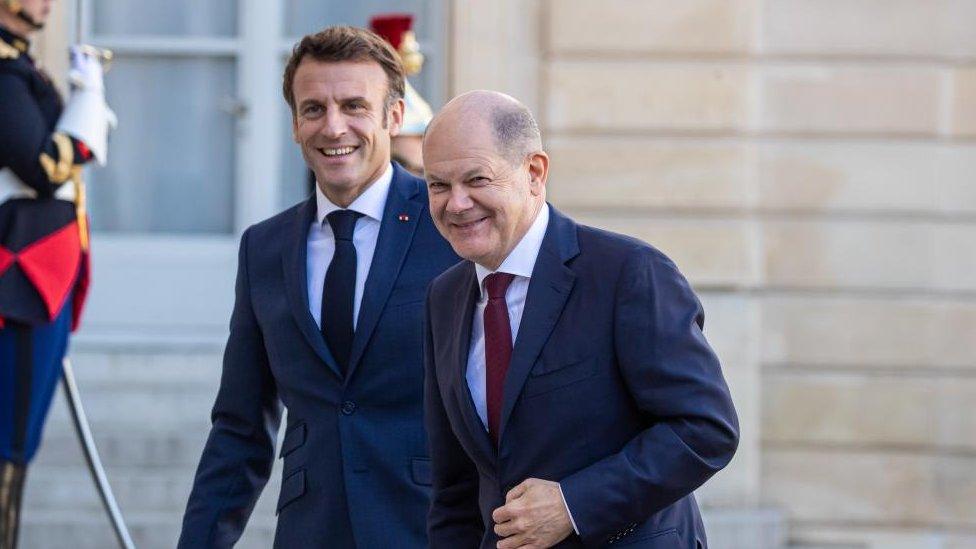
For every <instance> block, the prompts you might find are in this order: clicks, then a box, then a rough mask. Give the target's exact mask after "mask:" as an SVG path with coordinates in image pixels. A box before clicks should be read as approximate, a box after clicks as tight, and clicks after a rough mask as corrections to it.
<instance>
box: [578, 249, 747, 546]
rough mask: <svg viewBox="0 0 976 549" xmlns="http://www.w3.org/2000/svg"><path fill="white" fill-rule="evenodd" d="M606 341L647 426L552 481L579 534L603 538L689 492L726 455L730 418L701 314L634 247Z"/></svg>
mask: <svg viewBox="0 0 976 549" xmlns="http://www.w3.org/2000/svg"><path fill="white" fill-rule="evenodd" d="M614 309H615V313H614V319H613V322H614V347H615V349H616V352H617V357H618V367H619V368H620V371H621V374H622V375H623V378H624V381H625V382H626V385H627V389H628V392H629V393H630V397H631V398H632V399H633V400H634V402H635V403H636V404H637V406H638V407H639V408H640V410H641V412H642V413H643V414H644V416H645V417H646V418H647V420H648V421H647V428H646V429H645V430H644V431H643V432H641V433H639V434H637V436H635V437H634V438H633V439H632V440H631V441H630V442H628V443H627V444H626V445H625V446H624V447H623V448H621V449H620V451H619V452H617V453H616V454H612V455H610V456H607V457H606V458H604V459H603V460H600V461H598V462H596V463H594V464H593V465H590V466H589V467H586V468H585V469H582V470H580V471H578V472H576V473H574V474H572V475H570V476H568V477H566V478H563V479H561V480H560V486H561V487H562V490H563V495H564V496H565V498H566V503H567V505H568V507H569V509H571V510H572V514H573V518H574V519H575V522H576V525H577V526H578V527H579V533H580V536H581V537H582V538H583V541H584V543H586V544H587V545H600V544H604V543H606V540H607V538H608V537H609V536H611V535H613V534H614V532H615V531H618V530H620V528H621V526H622V525H626V524H628V523H639V522H643V521H644V520H646V519H647V517H649V516H650V515H652V514H654V513H656V512H658V511H660V510H661V509H664V508H665V507H667V506H668V505H671V504H672V503H674V502H675V501H677V500H679V499H681V498H683V497H685V496H687V495H688V494H690V493H692V491H694V490H695V489H696V488H698V487H699V486H701V485H702V484H703V483H704V482H705V481H706V480H708V479H709V478H710V477H711V476H712V475H714V474H715V473H716V472H718V471H719V470H720V469H722V468H723V467H725V465H727V464H728V463H729V461H730V460H731V459H732V455H733V454H734V453H735V450H736V447H737V445H738V435H739V425H738V419H737V417H736V413H735V408H734V407H733V404H732V398H731V395H730V394H729V388H728V386H727V385H726V383H725V378H724V377H723V376H722V370H721V367H720V365H719V361H718V357H716V356H715V353H714V352H713V351H712V349H711V347H710V346H709V345H708V342H707V341H706V340H705V336H704V334H703V333H702V328H703V326H704V313H703V311H702V307H701V304H700V303H699V301H698V298H697V297H696V296H695V294H694V292H693V291H692V289H691V287H690V286H689V284H688V282H687V280H685V278H684V277H683V276H682V275H681V273H679V272H678V269H677V267H675V265H674V263H672V262H671V261H670V260H669V259H667V258H666V257H664V256H663V254H661V253H660V252H657V251H656V250H652V249H650V248H643V247H642V248H638V249H635V250H634V252H633V253H632V255H631V256H629V258H628V260H627V262H626V264H625V266H624V268H623V270H622V273H621V275H620V278H619V280H618V282H617V288H616V297H615V308H614Z"/></svg>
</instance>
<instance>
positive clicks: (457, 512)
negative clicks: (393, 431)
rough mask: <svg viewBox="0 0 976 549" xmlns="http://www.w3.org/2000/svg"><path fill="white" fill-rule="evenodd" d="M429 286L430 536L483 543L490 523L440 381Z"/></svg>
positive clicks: (437, 545)
mask: <svg viewBox="0 0 976 549" xmlns="http://www.w3.org/2000/svg"><path fill="white" fill-rule="evenodd" d="M430 294H431V292H430V291H428V295H427V307H426V311H427V312H426V314H425V321H424V334H425V335H424V362H425V364H426V376H425V386H424V421H425V423H426V427H427V435H428V437H429V439H430V459H431V473H432V475H431V478H432V480H433V490H432V492H431V505H430V511H429V513H428V516H427V536H428V540H429V541H428V543H429V547H430V548H431V549H454V548H456V547H478V546H479V545H480V544H481V538H482V537H483V536H484V524H483V523H482V521H481V512H480V510H479V509H478V471H477V468H476V467H475V464H474V463H473V462H472V461H471V458H469V457H468V455H467V453H466V452H465V451H464V448H462V447H461V443H460V442H459V441H458V439H457V436H456V435H455V434H454V431H453V429H452V428H451V424H450V421H449V420H448V418H447V413H446V412H445V410H444V402H443V401H442V399H441V393H440V388H439V386H438V382H437V368H436V367H435V359H434V344H433V335H432V329H431V323H430V302H431V297H430Z"/></svg>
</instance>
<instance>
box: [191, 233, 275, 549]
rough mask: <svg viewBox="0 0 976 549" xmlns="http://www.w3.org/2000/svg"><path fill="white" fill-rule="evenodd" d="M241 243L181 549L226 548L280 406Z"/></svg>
mask: <svg viewBox="0 0 976 549" xmlns="http://www.w3.org/2000/svg"><path fill="white" fill-rule="evenodd" d="M249 233H250V229H249V230H248V231H245V232H244V235H243V236H242V237H241V250H240V254H239V258H238V271H237V290H236V299H235V303H234V312H233V314H232V315H231V321H230V336H229V338H228V340H227V348H226V350H225V351H224V369H223V374H222V376H221V379H220V390H219V392H218V393H217V400H216V402H215V403H214V406H213V411H212V413H211V421H212V424H213V426H212V428H211V429H210V436H209V437H208V439H207V444H206V446H205V447H204V449H203V455H202V456H201V458H200V465H199V466H198V468H197V473H196V477H195V478H194V480H193V490H192V491H191V493H190V498H189V501H187V504H186V513H185V514H184V516H183V530H182V533H181V534H180V540H179V544H178V547H180V548H186V549H190V548H197V547H208V548H230V547H233V546H234V544H235V543H236V542H237V540H238V539H239V538H240V536H241V534H242V532H243V531H244V526H245V525H246V524H247V520H248V518H249V517H250V516H251V512H252V511H253V510H254V505H255V503H257V500H258V496H260V495H261V491H262V490H263V489H264V486H265V484H266V483H267V481H268V477H269V476H270V475H271V466H272V463H273V461H274V436H275V433H277V430H278V427H279V426H280V424H281V405H280V403H279V401H278V391H277V386H276V384H275V380H274V376H273V375H272V374H271V369H270V365H269V363H268V355H267V352H266V350H265V346H264V339H263V337H262V333H261V328H260V326H259V325H258V323H257V319H256V318H255V316H254V310H253V309H252V307H251V293H250V283H249V280H248V265H247V246H248V244H247V240H248V234H249Z"/></svg>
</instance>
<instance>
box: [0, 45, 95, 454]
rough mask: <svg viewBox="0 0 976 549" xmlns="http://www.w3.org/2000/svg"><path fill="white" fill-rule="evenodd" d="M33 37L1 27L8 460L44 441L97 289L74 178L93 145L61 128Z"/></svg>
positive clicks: (0, 266)
mask: <svg viewBox="0 0 976 549" xmlns="http://www.w3.org/2000/svg"><path fill="white" fill-rule="evenodd" d="M27 51H28V43H27V41H26V40H25V39H23V38H21V37H18V36H16V35H14V34H13V33H11V32H9V31H7V30H6V29H4V28H2V27H0V97H2V98H3V99H2V100H0V461H5V462H12V463H14V464H19V465H25V464H27V463H28V462H30V460H31V458H32V457H33V456H34V453H35V452H36V451H37V446H38V443H39V442H40V436H41V428H42V426H43V424H44V418H45V416H46V415H47V411H48V407H49V405H50V402H51V397H52V395H53V392H54V387H55V385H56V383H57V380H58V378H59V377H60V374H61V360H62V358H63V357H64V354H65V351H66V349H67V339H68V332H69V330H70V329H72V328H73V327H77V325H78V318H79V314H80V312H81V308H82V304H83V303H84V298H85V293H86V289H87V286H88V272H89V269H88V253H87V250H86V249H85V248H86V247H87V246H86V245H85V243H86V242H87V226H86V225H87V223H86V221H85V219H84V215H83V214H82V215H81V216H79V210H78V208H77V204H76V199H77V198H78V197H77V196H76V192H77V189H76V188H75V185H74V183H73V181H72V180H73V179H76V178H77V176H78V172H79V171H80V166H81V165H82V164H84V163H85V162H87V161H88V160H89V159H90V158H91V157H92V155H91V153H90V152H89V150H88V147H87V146H86V145H85V144H84V143H83V142H82V141H80V140H78V139H75V138H73V137H71V136H69V135H67V134H66V133H62V132H59V131H55V126H56V124H57V122H58V120H59V118H60V117H61V114H62V110H63V108H64V105H63V102H62V100H61V98H60V96H59V95H58V92H57V90H56V89H55V88H54V86H53V85H52V83H51V81H50V79H49V78H48V77H47V76H46V75H45V74H44V73H43V72H41V71H40V70H39V69H38V68H37V66H36V65H35V64H34V60H33V59H31V57H30V55H28V53H27Z"/></svg>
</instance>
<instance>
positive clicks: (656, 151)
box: [547, 137, 976, 210]
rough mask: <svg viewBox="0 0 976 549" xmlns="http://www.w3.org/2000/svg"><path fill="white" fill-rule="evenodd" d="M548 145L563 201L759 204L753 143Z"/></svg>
mask: <svg viewBox="0 0 976 549" xmlns="http://www.w3.org/2000/svg"><path fill="white" fill-rule="evenodd" d="M547 150H548V151H549V154H550V156H551V160H552V162H551V164H550V172H549V184H548V195H547V196H548V198H550V199H551V200H553V201H555V202H556V203H558V204H560V205H561V206H562V207H571V208H621V209H628V210H630V209H637V208H668V209H679V210H688V209H744V208H748V207H752V206H753V205H755V201H756V190H755V178H754V177H753V176H752V171H753V164H754V162H753V160H752V157H753V154H752V148H751V147H750V146H749V145H748V144H744V143H734V142H730V141H713V140H660V139H644V138H629V137H604V138H600V137H593V138H563V137H556V138H553V139H551V140H549V141H548V143H547ZM974 208H976V206H974Z"/></svg>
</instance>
